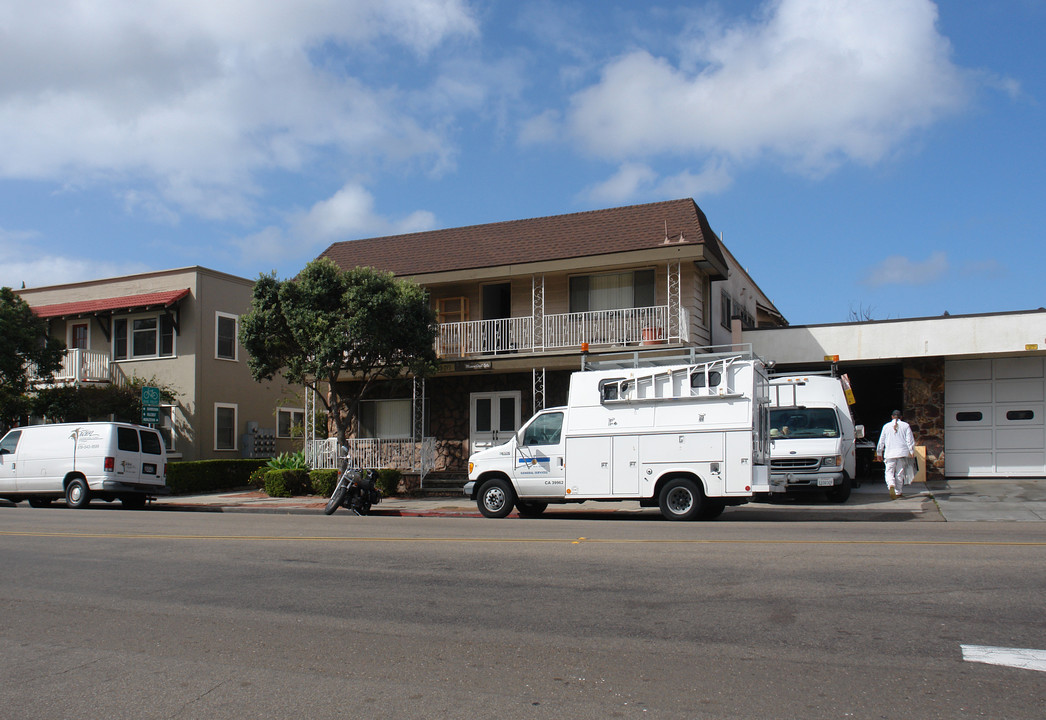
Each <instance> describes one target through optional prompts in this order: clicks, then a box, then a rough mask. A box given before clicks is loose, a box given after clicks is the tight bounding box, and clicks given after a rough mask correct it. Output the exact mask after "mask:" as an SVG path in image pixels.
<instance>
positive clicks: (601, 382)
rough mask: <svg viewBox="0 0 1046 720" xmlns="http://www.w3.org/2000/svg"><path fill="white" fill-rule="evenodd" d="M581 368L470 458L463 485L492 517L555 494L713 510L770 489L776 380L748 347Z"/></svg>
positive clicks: (536, 509)
mask: <svg viewBox="0 0 1046 720" xmlns="http://www.w3.org/2000/svg"><path fill="white" fill-rule="evenodd" d="M708 357H709V359H708V360H706V361H704V362H695V363H691V364H685V365H670V366H665V367H653V368H631V369H611V370H599V371H581V372H576V373H574V374H573V375H572V376H571V378H570V389H569V394H568V400H567V405H566V406H564V407H556V408H550V409H547V410H543V411H541V412H539V413H537V414H536V415H535V416H534V417H533V418H531V419H530V420H529V421H527V423H526V424H525V425H524V426H523V427H522V428H520V430H519V431H518V432H517V433H516V434H515V435H514V436H513V437H512V438H511V439H510V440H509V441H508V442H507V443H505V444H504V445H500V446H497V447H493V448H488V449H486V450H483V451H480V452H477V453H475V454H474V455H472V456H471V457H470V458H469V480H470V482H469V483H468V484H467V485H466V486H465V493H466V494H467V495H469V496H470V497H471V498H472V499H474V500H476V502H477V504H478V506H479V510H480V512H481V513H482V514H483V515H484V516H486V517H505V516H506V515H508V514H509V513H510V512H511V511H512V508H513V506H515V507H516V509H517V511H518V512H519V514H520V515H538V514H540V513H541V512H543V511H544V510H545V508H546V507H547V506H548V504H549V503H579V502H585V501H589V500H593V501H608V500H638V501H639V503H640V504H641V505H642V506H644V507H660V509H661V514H662V515H663V516H664V517H666V518H668V519H671V520H690V519H710V518H714V517H717V516H718V515H719V514H720V513H722V512H723V509H724V508H725V507H726V506H727V505H740V504H742V503H745V502H747V501H748V499H749V498H750V497H751V496H752V493H753V492H757V491H766V490H767V489H768V488H769V461H770V446H769V412H768V407H769V406H768V402H769V398H768V393H769V384H768V380H767V375H766V369H765V368H764V366H763V363H762V362H761V361H760V360H758V359H756V358H754V357H752V356H751V355H750V354H725V355H721V356H708Z"/></svg>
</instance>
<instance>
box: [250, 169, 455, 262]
mask: <svg viewBox="0 0 1046 720" xmlns="http://www.w3.org/2000/svg"><path fill="white" fill-rule="evenodd" d="M435 225H436V217H435V215H433V214H432V213H431V212H429V211H427V210H416V211H414V212H412V213H410V214H409V215H407V216H406V217H403V218H400V219H391V218H388V217H386V216H384V215H381V214H379V213H377V212H375V210H374V196H373V195H372V194H371V193H370V191H368V190H367V189H366V188H365V187H363V186H362V185H360V184H359V183H354V182H353V183H348V184H346V185H345V186H344V187H342V188H341V189H340V190H338V192H336V193H334V195H332V196H331V197H329V198H327V199H326V200H321V201H320V202H317V203H316V204H314V205H313V206H312V207H311V208H309V209H308V210H307V211H302V212H299V213H297V214H296V215H294V216H292V217H291V218H290V219H289V221H288V222H287V225H286V228H285V229H284V228H282V227H277V226H270V227H267V228H265V229H263V230H261V231H260V232H257V233H254V234H252V235H250V236H248V237H245V238H242V239H240V240H239V241H237V245H239V247H240V249H241V251H242V252H243V254H244V257H245V259H249V261H250V262H251V263H252V264H258V262H259V261H265V262H278V261H280V260H285V259H288V258H296V257H301V256H303V255H305V256H311V255H315V254H316V252H317V251H319V250H322V249H323V248H325V247H326V246H328V245H330V244H331V243H334V242H338V241H341V240H348V239H353V238H361V237H375V236H382V235H399V234H403V233H410V232H420V231H422V230H431V229H432V228H433V227H435Z"/></svg>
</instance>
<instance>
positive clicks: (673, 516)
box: [658, 478, 703, 520]
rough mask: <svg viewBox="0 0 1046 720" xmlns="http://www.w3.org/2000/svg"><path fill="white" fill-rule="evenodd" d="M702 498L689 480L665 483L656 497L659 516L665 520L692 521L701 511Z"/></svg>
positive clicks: (683, 479) (682, 479)
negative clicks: (659, 510)
mask: <svg viewBox="0 0 1046 720" xmlns="http://www.w3.org/2000/svg"><path fill="white" fill-rule="evenodd" d="M702 500H703V496H702V495H701V491H700V490H698V489H697V484H696V483H695V482H694V481H693V480H690V479H689V478H675V479H673V480H669V481H668V482H666V483H665V485H664V487H662V488H661V494H660V495H659V496H658V505H660V507H661V514H662V515H663V516H664V517H665V519H667V520H693V519H694V518H696V517H697V516H698V513H699V512H700V511H701V505H702Z"/></svg>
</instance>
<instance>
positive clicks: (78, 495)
mask: <svg viewBox="0 0 1046 720" xmlns="http://www.w3.org/2000/svg"><path fill="white" fill-rule="evenodd" d="M89 502H91V489H90V488H89V487H87V481H86V480H84V479H83V478H73V479H72V480H70V481H69V484H68V485H66V487H65V504H66V505H68V506H69V507H71V508H82V507H87V504H88V503H89Z"/></svg>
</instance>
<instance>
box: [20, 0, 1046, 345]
mask: <svg viewBox="0 0 1046 720" xmlns="http://www.w3.org/2000/svg"><path fill="white" fill-rule="evenodd" d="M1044 35H1046V0H1003V1H1002V2H994V3H985V2H981V1H979V0H951V1H949V2H943V1H942V2H939V3H936V4H935V3H932V2H929V1H928V0H769V1H765V2H757V1H755V0H747V1H746V0H742V1H728V0H720V2H658V1H657V0H653V1H649V2H615V1H614V0H590V1H585V0H578V1H576V2H571V1H570V0H556V1H555V2H553V1H552V0H536V1H534V2H527V1H526V0H515V1H512V2H508V1H507V0H373V1H371V0H296V1H295V2H293V3H290V2H286V3H276V2H260V3H259V2H257V0H139V1H138V2H134V3H127V2H116V1H115V0H114V1H111V2H106V1H105V0H100V1H99V2H94V3H82V2H76V1H74V0H45V1H44V2H39V3H26V2H18V1H17V0H0V257H2V258H3V260H2V262H0V285H9V286H12V287H15V288H17V287H20V286H21V285H22V284H23V283H25V285H26V286H27V287H39V286H42V285H51V284H56V283H63V282H74V281H79V280H90V279H95V278H102V277H110V276H114V275H120V274H125V273H133V272H142V271H148V270H162V269H167V268H174V267H183V266H187V265H203V266H205V267H210V268H213V269H216V270H220V271H223V272H228V273H232V274H237V275H243V276H246V277H252V278H253V277H256V276H257V275H258V274H259V273H261V272H268V271H270V270H275V271H276V272H277V274H278V275H279V276H280V277H288V276H290V275H293V274H294V273H295V272H297V271H298V270H299V269H301V267H302V266H304V265H305V263H307V262H308V261H309V260H311V259H312V258H314V257H316V255H318V254H319V253H320V252H321V251H322V250H323V249H324V248H325V247H327V246H328V245H329V244H330V243H331V242H335V241H339V240H351V239H355V238H362V237H373V236H378V235H387V234H394V233H399V232H410V231H416V230H426V229H435V228H443V227H456V226H460V225H472V224H479V223H487V222H496V221H500V220H515V219H521V218H529V217H539V216H545V215H556V214H561V213H570V212H577V211H582V210H591V209H597V208H603V207H614V206H619V205H629V204H635V203H645V202H654V201H660V200H669V199H676V198H681V197H693V198H694V199H695V200H696V201H697V203H698V205H700V206H701V208H702V209H703V210H704V211H705V213H706V214H707V215H708V218H709V221H710V222H711V224H712V227H713V228H714V229H715V231H716V232H718V233H721V234H722V236H723V239H724V241H725V243H726V245H727V247H729V248H730V250H731V252H733V254H734V255H735V256H736V257H737V258H738V260H739V262H740V263H741V264H742V265H744V266H745V268H746V269H747V270H748V272H749V273H750V274H751V275H752V277H753V279H754V280H755V281H756V283H758V284H759V285H760V287H761V288H762V289H763V291H764V292H765V293H766V294H767V295H768V296H769V297H770V298H771V300H773V301H774V302H775V304H776V305H777V306H778V308H779V309H780V310H781V311H782V312H783V313H784V315H785V317H786V318H788V320H789V321H790V322H791V323H792V324H811V323H828V322H845V321H848V320H851V319H854V318H855V317H872V318H875V319H887V318H901V317H923V316H933V315H940V314H942V313H944V312H949V313H951V314H953V315H956V314H966V313H985V312H1006V311H1013V310H1028V309H1033V308H1038V307H1040V306H1043V305H1046V302H1044V292H1043V282H1042V276H1043V265H1044V262H1043V261H1044V260H1046V251H1044V249H1043V243H1042V241H1043V232H1042V228H1043V227H1044V225H1046V198H1044V194H1046V192H1044V191H1046V141H1044V140H1046V137H1044V136H1046V133H1044V129H1046V117H1044V115H1046V110H1044V108H1046V79H1044V78H1046V52H1044V51H1043V50H1042V45H1041V38H1042V37H1043V36H1044Z"/></svg>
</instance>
